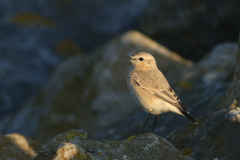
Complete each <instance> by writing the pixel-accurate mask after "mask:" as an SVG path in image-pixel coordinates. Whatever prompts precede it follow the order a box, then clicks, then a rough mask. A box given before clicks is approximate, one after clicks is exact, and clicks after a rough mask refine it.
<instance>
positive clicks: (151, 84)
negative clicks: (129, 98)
mask: <svg viewBox="0 0 240 160" xmlns="http://www.w3.org/2000/svg"><path fill="white" fill-rule="evenodd" d="M132 78H133V80H134V81H135V84H136V85H137V86H138V87H141V88H142V89H144V90H146V91H148V92H149V93H151V94H153V95H155V96H156V97H158V98H160V99H162V100H164V101H166V102H168V103H170V104H172V105H173V106H175V107H177V108H178V109H179V110H180V111H185V112H187V113H189V112H188V111H187V109H186V108H185V107H184V106H183V104H182V102H181V101H180V99H179V98H178V97H177V95H176V94H175V92H174V91H173V89H172V88H171V87H170V86H169V85H167V86H165V87H162V86H161V85H158V84H159V83H161V82H157V81H156V80H155V79H152V78H151V77H147V78H142V77H141V76H140V74H138V73H136V72H135V73H133V74H132ZM164 80H165V78H164ZM167 84H168V83H167Z"/></svg>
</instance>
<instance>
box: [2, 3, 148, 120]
mask: <svg viewBox="0 0 240 160" xmlns="http://www.w3.org/2000/svg"><path fill="white" fill-rule="evenodd" d="M146 4H147V0H140V1H139V0H116V1H115V3H112V1H111V0H105V1H104V2H101V3H99V1H98V0H88V1H78V0H60V1H56V0H41V1H38V0H33V1H31V2H30V1H28V0H21V2H16V1H15V0H8V1H0V10H1V16H0V33H1V40H0V52H1V54H0V77H1V80H0V88H1V90H0V106H1V108H0V117H3V115H6V114H11V113H12V112H16V111H19V110H20V107H22V106H24V105H25V104H26V103H27V101H28V100H29V99H31V98H32V97H33V96H35V95H36V94H37V93H38V92H39V90H40V89H41V88H42V87H43V86H44V85H45V84H46V82H47V81H48V80H49V78H50V76H51V75H52V73H53V71H54V69H55V67H56V66H57V65H58V64H59V63H61V62H62V61H63V60H64V59H65V58H66V57H69V56H71V55H75V54H79V53H82V52H83V53H86V52H89V51H90V50H91V51H92V50H93V49H95V48H96V47H97V46H99V45H100V44H103V43H105V42H106V41H107V40H109V38H111V37H112V36H113V35H116V34H120V33H123V32H125V31H127V30H129V29H132V28H133V27H135V26H136V23H137V20H138V19H139V16H140V15H141V14H142V12H143V11H144V9H145V8H146V7H145V6H146ZM119 13H122V14H119ZM126 15H127V16H126ZM81 51H82V52H81Z"/></svg>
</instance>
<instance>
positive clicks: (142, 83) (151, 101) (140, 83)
mask: <svg viewBox="0 0 240 160" xmlns="http://www.w3.org/2000/svg"><path fill="white" fill-rule="evenodd" d="M123 58H124V59H126V60H129V61H131V62H132V64H133V70H132V71H131V72H130V73H129V74H128V76H127V85H128V89H129V91H130V93H131V95H132V97H133V99H134V101H135V102H136V103H137V104H138V106H139V107H141V108H142V109H143V110H144V111H145V112H147V113H148V116H147V119H146V121H145V123H144V125H143V128H142V130H141V132H140V133H144V127H145V125H146V123H147V121H148V118H149V116H150V115H151V114H153V115H156V116H155V120H154V123H153V126H152V130H151V132H153V130H154V126H155V124H156V121H157V118H158V117H159V115H160V114H162V113H166V112H174V113H177V114H179V115H183V116H185V117H187V118H188V119H190V120H191V121H192V122H194V123H195V124H196V123H197V121H196V120H195V119H193V118H192V117H191V116H190V115H189V112H188V111H187V109H186V108H185V107H184V105H183V103H182V102H181V101H180V99H179V98H178V96H177V95H176V93H175V92H174V91H173V89H172V88H171V87H170V85H169V83H168V81H167V79H166V78H165V77H164V75H163V74H162V72H161V71H160V70H159V69H158V67H157V65H156V60H155V58H154V57H153V56H152V55H151V54H150V53H146V52H139V53H137V54H134V55H133V56H130V57H128V56H123Z"/></svg>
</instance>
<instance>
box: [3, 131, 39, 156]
mask: <svg viewBox="0 0 240 160" xmlns="http://www.w3.org/2000/svg"><path fill="white" fill-rule="evenodd" d="M0 144H1V145H0V155H1V160H9V159H15V160H28V159H29V160H30V159H32V157H34V156H35V155H36V152H38V151H40V147H41V146H42V143H41V142H37V141H32V140H30V139H27V138H25V137H24V136H22V135H20V134H16V133H14V134H8V135H4V136H3V135H1V136H0Z"/></svg>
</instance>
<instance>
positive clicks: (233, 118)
mask: <svg viewBox="0 0 240 160" xmlns="http://www.w3.org/2000/svg"><path fill="white" fill-rule="evenodd" d="M239 123H240V108H239V107H237V108H235V109H230V110H227V111H223V110H222V111H218V112H214V113H212V114H209V115H207V116H205V117H202V118H200V119H199V120H198V125H194V124H187V125H185V126H184V127H181V128H180V129H178V130H177V131H175V132H173V133H172V134H170V135H169V137H168V138H167V139H168V140H169V141H170V142H171V143H173V145H174V146H175V147H176V148H177V149H179V150H180V151H182V153H183V154H185V155H189V156H191V157H193V158H194V159H206V160H210V159H232V160H237V159H240V154H239V150H240V140H239V137H240V128H239Z"/></svg>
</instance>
